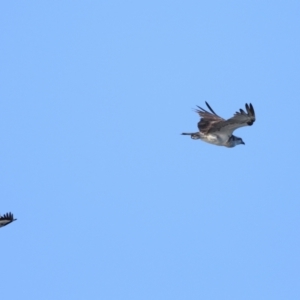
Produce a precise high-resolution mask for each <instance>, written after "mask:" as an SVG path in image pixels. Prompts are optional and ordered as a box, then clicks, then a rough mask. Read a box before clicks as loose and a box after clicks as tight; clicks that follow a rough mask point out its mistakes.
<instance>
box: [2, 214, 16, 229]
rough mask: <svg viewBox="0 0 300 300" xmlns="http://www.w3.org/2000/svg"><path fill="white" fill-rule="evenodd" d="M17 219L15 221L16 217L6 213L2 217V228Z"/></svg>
mask: <svg viewBox="0 0 300 300" xmlns="http://www.w3.org/2000/svg"><path fill="white" fill-rule="evenodd" d="M15 220H17V219H14V215H13V214H12V213H10V212H9V213H6V214H4V215H3V216H0V227H3V226H5V225H7V224H9V223H11V222H13V221H15Z"/></svg>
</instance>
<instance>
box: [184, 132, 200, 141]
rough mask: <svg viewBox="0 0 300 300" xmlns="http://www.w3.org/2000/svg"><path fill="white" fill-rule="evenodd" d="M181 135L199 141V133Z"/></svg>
mask: <svg viewBox="0 0 300 300" xmlns="http://www.w3.org/2000/svg"><path fill="white" fill-rule="evenodd" d="M182 135H190V136H191V138H192V139H193V140H199V139H200V134H199V132H194V133H186V132H183V133H182Z"/></svg>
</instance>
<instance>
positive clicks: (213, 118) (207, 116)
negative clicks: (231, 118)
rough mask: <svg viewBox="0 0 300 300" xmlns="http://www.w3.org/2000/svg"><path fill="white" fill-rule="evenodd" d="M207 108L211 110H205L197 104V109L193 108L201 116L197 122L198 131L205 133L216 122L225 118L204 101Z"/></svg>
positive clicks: (220, 121)
mask: <svg viewBox="0 0 300 300" xmlns="http://www.w3.org/2000/svg"><path fill="white" fill-rule="evenodd" d="M205 104H206V105H207V107H208V109H209V110H210V111H211V112H209V111H207V110H205V109H204V108H202V107H200V106H197V107H198V108H199V109H195V111H196V113H198V114H199V116H200V117H201V119H200V121H199V122H198V128H199V131H200V132H202V133H204V134H207V133H209V132H210V131H211V129H212V128H214V127H215V126H216V125H217V124H219V123H222V122H224V121H225V120H224V119H223V118H221V117H220V116H218V115H217V114H216V113H215V112H214V110H213V109H212V108H211V107H210V105H209V104H208V103H207V102H206V101H205Z"/></svg>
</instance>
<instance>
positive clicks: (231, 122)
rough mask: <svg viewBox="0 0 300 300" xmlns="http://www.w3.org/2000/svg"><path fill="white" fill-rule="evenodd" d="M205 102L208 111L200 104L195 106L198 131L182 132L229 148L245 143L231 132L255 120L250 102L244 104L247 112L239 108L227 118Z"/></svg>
mask: <svg viewBox="0 0 300 300" xmlns="http://www.w3.org/2000/svg"><path fill="white" fill-rule="evenodd" d="M205 104H206V105H207V107H208V109H209V110H210V112H209V111H207V110H205V109H204V108H202V107H200V106H197V107H198V109H196V110H195V111H196V112H197V113H198V114H199V115H200V117H201V119H200V121H199V122H198V129H199V132H196V133H182V134H183V135H190V136H191V138H192V139H201V140H203V141H205V142H208V143H210V144H214V145H218V146H225V147H230V148H231V147H234V146H236V145H239V144H245V143H244V142H243V140H242V139H241V138H239V137H236V136H234V135H233V134H232V133H233V131H234V130H236V129H238V128H240V127H244V126H251V125H252V124H253V123H254V122H255V112H254V108H253V106H252V104H251V103H250V104H249V105H248V104H246V105H245V107H246V111H247V112H245V111H244V110H243V109H240V111H238V112H236V113H235V114H234V116H233V117H232V118H230V119H228V120H225V119H223V118H221V117H220V116H218V115H217V114H216V113H215V112H214V110H213V109H212V108H211V107H210V105H209V104H208V103H207V102H205Z"/></svg>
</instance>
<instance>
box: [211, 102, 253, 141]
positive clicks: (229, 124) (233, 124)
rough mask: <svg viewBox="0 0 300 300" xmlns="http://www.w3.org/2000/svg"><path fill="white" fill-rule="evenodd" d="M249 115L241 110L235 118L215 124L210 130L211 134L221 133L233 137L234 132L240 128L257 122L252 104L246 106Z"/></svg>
mask: <svg viewBox="0 0 300 300" xmlns="http://www.w3.org/2000/svg"><path fill="white" fill-rule="evenodd" d="M245 107H246V111H247V113H246V112H245V111H244V110H243V109H240V111H239V112H236V113H235V114H234V116H233V117H232V118H230V119H228V120H226V121H222V122H215V123H214V124H213V125H212V126H211V127H210V130H209V133H215V132H220V133H221V134H227V135H228V136H231V135H232V133H233V131H235V130H236V129H238V128H240V127H244V126H251V125H252V124H253V123H254V122H255V112H254V108H253V106H252V104H251V103H250V104H249V105H248V104H247V103H246V105H245Z"/></svg>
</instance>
